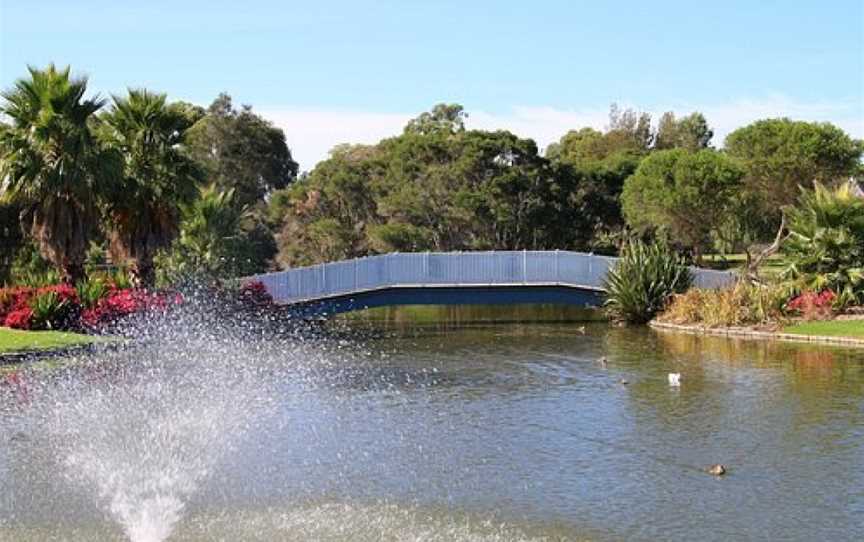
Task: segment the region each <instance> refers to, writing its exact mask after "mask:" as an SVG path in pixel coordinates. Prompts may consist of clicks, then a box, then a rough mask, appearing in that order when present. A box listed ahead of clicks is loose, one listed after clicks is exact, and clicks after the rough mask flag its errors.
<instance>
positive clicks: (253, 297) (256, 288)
mask: <svg viewBox="0 0 864 542" xmlns="http://www.w3.org/2000/svg"><path fill="white" fill-rule="evenodd" d="M240 297H241V299H242V300H243V301H245V302H251V303H252V304H253V305H256V306H262V305H270V304H272V303H273V297H272V296H271V295H270V293H269V292H267V287H266V286H264V283H263V282H261V281H260V280H252V281H249V282H247V283H245V284H243V286H241V287H240Z"/></svg>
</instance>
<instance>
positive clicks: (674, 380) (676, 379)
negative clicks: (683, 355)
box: [669, 373, 681, 387]
mask: <svg viewBox="0 0 864 542" xmlns="http://www.w3.org/2000/svg"><path fill="white" fill-rule="evenodd" d="M669 385H670V386H673V387H678V386H680V385H681V373H669Z"/></svg>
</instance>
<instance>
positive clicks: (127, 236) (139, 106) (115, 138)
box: [99, 89, 200, 285]
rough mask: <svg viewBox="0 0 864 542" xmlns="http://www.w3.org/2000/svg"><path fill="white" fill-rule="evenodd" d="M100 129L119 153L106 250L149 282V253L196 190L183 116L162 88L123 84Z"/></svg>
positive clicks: (173, 228) (172, 233)
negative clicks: (119, 167) (185, 145)
mask: <svg viewBox="0 0 864 542" xmlns="http://www.w3.org/2000/svg"><path fill="white" fill-rule="evenodd" d="M113 102H114V103H113V106H112V108H111V110H110V111H108V112H107V113H106V114H104V115H102V117H101V121H102V126H100V132H99V133H100V135H102V137H103V138H104V140H105V142H106V143H107V144H108V145H110V146H111V147H112V148H114V149H116V150H117V151H119V153H120V155H122V156H123V164H124V165H123V177H122V181H121V182H120V183H119V184H118V185H117V186H118V188H119V190H118V191H117V192H116V193H114V194H112V197H110V198H109V201H108V210H109V213H108V214H109V223H108V227H107V230H108V238H109V241H110V243H109V251H110V253H111V256H112V259H113V260H114V261H115V262H124V263H128V264H130V267H131V269H132V272H133V274H134V275H135V276H136V278H137V279H138V281H139V282H140V283H142V284H145V285H152V284H153V282H154V278H155V273H154V268H153V256H154V255H155V254H156V252H157V251H158V250H159V249H160V248H163V247H167V246H169V245H170V244H171V242H172V241H173V240H174V238H175V237H176V236H177V233H178V226H179V222H180V205H181V204H184V203H188V202H190V201H191V200H192V199H193V198H194V197H195V196H196V194H197V189H196V186H197V182H198V180H199V177H200V174H199V170H198V168H197V167H196V165H195V164H194V162H193V161H192V160H191V159H190V158H188V157H187V156H185V155H184V154H183V152H182V144H183V137H184V134H185V132H186V130H187V129H188V128H189V126H190V124H189V120H188V117H187V116H186V115H184V114H183V112H182V111H181V110H180V109H178V108H175V107H172V106H170V105H167V103H166V97H165V95H164V94H155V93H152V92H150V91H147V90H131V89H130V90H129V95H128V96H127V97H125V98H120V97H117V96H114V97H113Z"/></svg>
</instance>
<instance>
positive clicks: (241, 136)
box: [184, 94, 298, 205]
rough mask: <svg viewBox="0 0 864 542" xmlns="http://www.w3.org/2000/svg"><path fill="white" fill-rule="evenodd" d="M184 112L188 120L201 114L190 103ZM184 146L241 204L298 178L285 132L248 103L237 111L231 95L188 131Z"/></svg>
mask: <svg viewBox="0 0 864 542" xmlns="http://www.w3.org/2000/svg"><path fill="white" fill-rule="evenodd" d="M184 112H185V114H186V115H187V116H189V117H190V118H195V117H196V116H198V115H199V113H200V112H199V111H198V110H196V109H195V108H194V107H190V106H186V107H185V108H184ZM186 145H187V148H188V152H189V153H190V155H191V156H192V158H194V159H195V160H196V161H197V162H198V163H199V164H201V166H202V167H203V168H204V170H205V172H206V177H207V179H208V182H214V183H216V186H217V187H219V188H220V189H222V190H229V189H231V190H234V192H235V196H234V200H235V203H236V204H237V205H253V204H255V203H257V202H259V201H261V200H263V198H264V197H265V196H266V195H267V194H269V193H270V192H271V191H273V190H277V189H280V188H285V187H286V186H288V184H290V183H291V182H292V181H293V180H294V179H295V177H296V176H297V171H298V166H297V162H295V161H294V160H293V158H292V157H291V151H290V150H289V149H288V146H287V145H286V143H285V134H284V132H282V130H281V129H279V128H276V127H275V126H273V125H272V124H271V123H270V122H268V121H267V120H265V119H263V118H261V117H260V116H259V115H257V114H255V113H254V112H253V111H252V108H251V107H249V106H245V105H244V106H242V107H241V108H240V109H239V110H238V109H236V108H235V107H234V105H233V103H232V101H231V97H230V96H228V95H227V94H221V95H219V97H218V98H216V100H214V101H213V103H212V104H211V105H210V107H209V108H208V109H207V110H206V113H205V114H204V116H203V117H201V118H200V120H198V121H197V122H196V123H195V125H194V126H193V127H192V128H191V129H190V130H189V133H188V135H187V137H186Z"/></svg>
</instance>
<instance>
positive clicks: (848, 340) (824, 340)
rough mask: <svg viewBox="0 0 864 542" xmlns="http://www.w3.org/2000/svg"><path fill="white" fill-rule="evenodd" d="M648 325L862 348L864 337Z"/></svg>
mask: <svg viewBox="0 0 864 542" xmlns="http://www.w3.org/2000/svg"><path fill="white" fill-rule="evenodd" d="M648 325H650V326H651V327H652V328H654V329H657V330H660V331H675V332H679V333H690V334H694V335H714V336H721V337H740V338H743V339H761V340H776V341H796V342H806V343H817V344H828V345H838V346H854V347H860V348H864V339H856V338H854V337H831V336H827V335H800V334H798V333H782V332H774V331H757V330H754V329H750V328H746V327H707V326H703V325H697V324H670V323H668V322H658V321H656V320H653V321H651V322H650V323H649V324H648Z"/></svg>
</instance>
